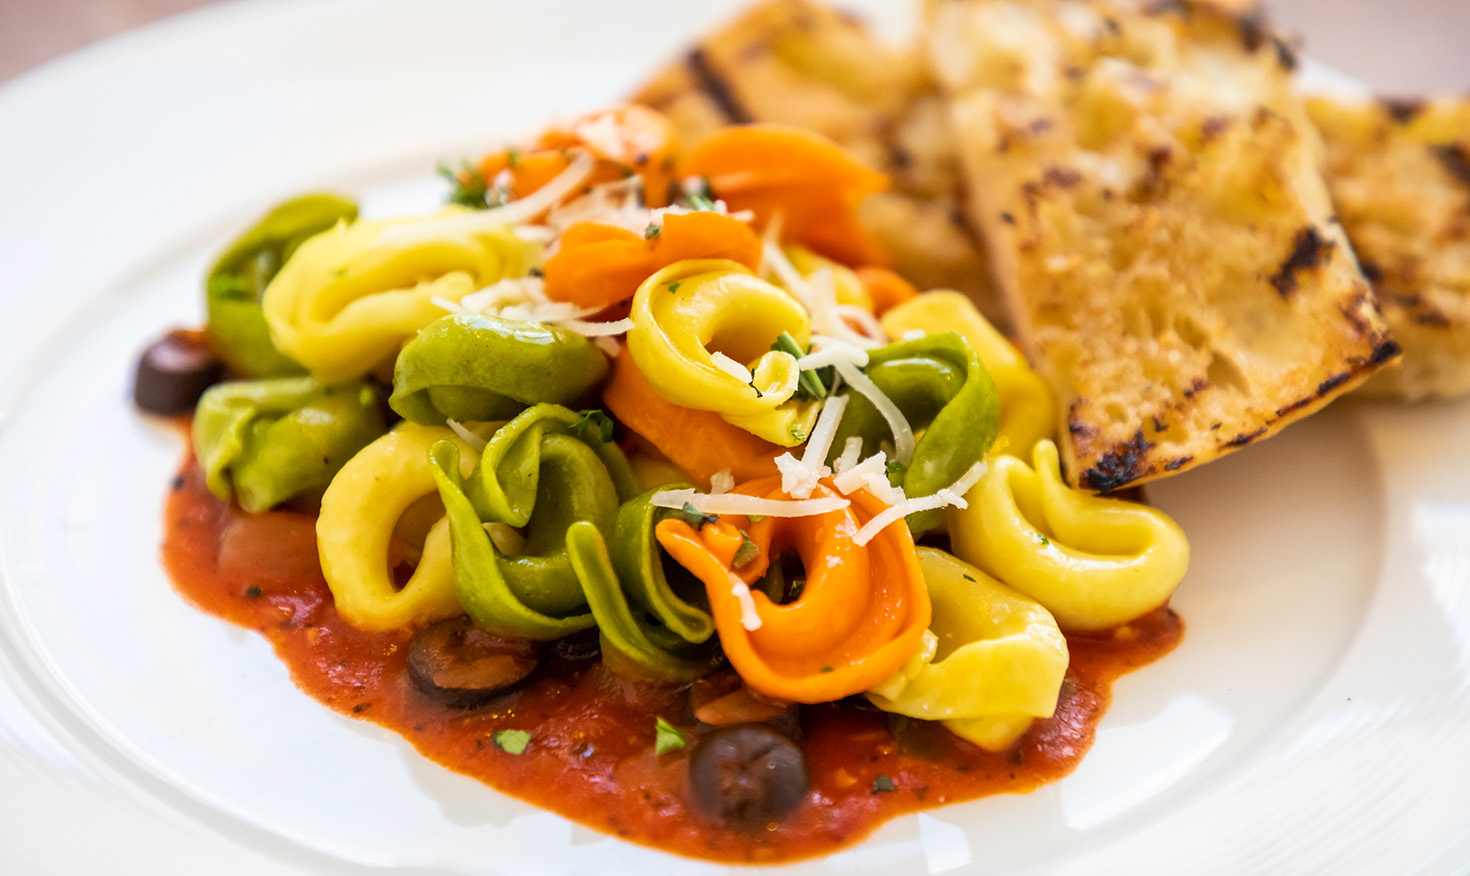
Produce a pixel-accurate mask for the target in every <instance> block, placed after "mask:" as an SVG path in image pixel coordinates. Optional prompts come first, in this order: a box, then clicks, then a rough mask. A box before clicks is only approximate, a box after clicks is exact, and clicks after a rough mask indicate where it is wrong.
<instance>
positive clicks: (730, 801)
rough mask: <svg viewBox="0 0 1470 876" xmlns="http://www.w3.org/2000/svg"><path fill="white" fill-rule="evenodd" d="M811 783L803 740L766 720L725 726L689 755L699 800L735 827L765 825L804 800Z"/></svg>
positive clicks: (708, 811)
mask: <svg viewBox="0 0 1470 876" xmlns="http://www.w3.org/2000/svg"><path fill="white" fill-rule="evenodd" d="M811 786H812V778H811V768H810V767H809V766H808V765H807V760H806V755H805V754H803V753H802V750H801V748H800V746H798V745H797V744H796V743H795V742H792V741H791V739H790V737H788V736H786V735H785V734H783V733H781V732H780V731H779V730H776V729H774V728H772V727H770V726H768V725H766V724H731V725H728V726H725V727H721V728H719V729H718V730H715V731H714V732H713V733H710V734H708V735H707V736H705V737H704V738H702V739H700V740H699V742H698V744H696V745H695V746H694V750H693V751H692V752H690V755H689V791H690V795H691V796H692V797H693V799H694V805H695V806H696V807H697V808H698V809H699V810H700V811H702V812H704V813H705V814H706V815H708V816H710V817H711V818H714V819H715V820H717V821H719V822H721V823H723V824H725V825H728V826H731V827H741V828H759V827H764V826H765V825H767V824H769V823H771V822H772V821H775V820H777V819H779V818H780V817H781V816H783V815H785V814H787V813H788V812H791V811H793V810H794V809H796V808H797V807H798V806H800V805H801V803H802V801H803V800H805V799H806V796H807V793H808V792H809V791H810V790H811Z"/></svg>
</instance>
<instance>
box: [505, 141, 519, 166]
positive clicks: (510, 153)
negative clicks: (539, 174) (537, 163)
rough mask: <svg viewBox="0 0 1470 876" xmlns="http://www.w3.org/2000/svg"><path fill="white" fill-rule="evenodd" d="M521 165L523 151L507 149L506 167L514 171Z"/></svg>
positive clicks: (510, 147)
mask: <svg viewBox="0 0 1470 876" xmlns="http://www.w3.org/2000/svg"><path fill="white" fill-rule="evenodd" d="M520 163H521V150H519V149H517V148H516V147H514V146H507V147H505V166H506V167H508V168H510V169H512V170H514V169H515V166H516V165H517V164H520Z"/></svg>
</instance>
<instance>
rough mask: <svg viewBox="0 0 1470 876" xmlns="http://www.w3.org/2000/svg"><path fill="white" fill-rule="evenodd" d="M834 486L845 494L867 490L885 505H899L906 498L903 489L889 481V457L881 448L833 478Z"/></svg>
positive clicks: (854, 455) (854, 456)
mask: <svg viewBox="0 0 1470 876" xmlns="http://www.w3.org/2000/svg"><path fill="white" fill-rule="evenodd" d="M854 440H857V439H854ZM856 457H857V453H854V454H853V458H854V459H856ZM832 486H834V487H836V488H837V492H839V493H841V494H842V495H844V496H847V495H850V494H852V493H854V492H856V491H858V490H867V491H868V492H870V493H872V494H873V495H874V496H875V497H876V498H877V499H878V500H879V501H880V502H882V503H883V504H885V505H897V504H898V503H900V502H903V501H904V498H905V497H904V494H903V490H900V489H899V488H898V487H895V486H894V485H893V484H891V483H889V482H888V457H887V455H886V454H884V453H883V452H882V451H881V450H880V451H878V452H877V453H875V454H873V455H872V456H870V457H868V458H867V459H865V460H863V461H862V462H860V463H858V464H856V465H853V466H851V467H850V468H848V469H846V470H845V471H843V472H841V473H840V474H838V475H837V476H836V477H834V478H832Z"/></svg>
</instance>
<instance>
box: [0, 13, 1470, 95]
mask: <svg viewBox="0 0 1470 876" xmlns="http://www.w3.org/2000/svg"><path fill="white" fill-rule="evenodd" d="M210 2H212V0H0V82H3V81H5V80H7V79H10V78H12V77H14V76H16V75H17V74H19V73H22V72H24V71H26V70H29V69H31V68H33V67H35V66H37V65H39V64H42V63H44V62H46V61H48V60H51V59H52V58H55V57H57V56H58V55H62V54H64V53H66V52H69V51H72V50H74V49H77V48H80V47H82V46H85V45H87V44H89V43H92V42H95V41H97V40H100V39H103V38H105V37H108V36H111V35H113V34H116V33H121V32H122V31H125V30H128V29H130V28H134V27H137V26H139V25H142V24H146V23H148V22H150V21H154V20H156V19H159V18H163V17H165V16H168V15H172V14H175V13H178V12H183V11H185V10H189V9H194V8H196V7H199V6H205V5H208V3H210ZM234 2H241V0H234ZM630 5H636V4H630ZM915 5H917V0H916V2H915ZM1267 6H1268V7H1269V8H1270V9H1271V10H1272V12H1273V14H1274V15H1275V16H1276V19H1277V21H1278V22H1279V23H1280V24H1281V25H1282V26H1283V28H1284V29H1285V30H1286V31H1287V32H1289V33H1293V34H1299V35H1301V36H1302V37H1303V38H1304V39H1305V44H1306V49H1307V51H1308V52H1310V53H1311V54H1312V55H1313V56H1314V57H1316V58H1317V59H1318V60H1320V61H1323V62H1324V63H1327V64H1329V65H1331V66H1333V67H1336V68H1338V69H1340V70H1342V71H1343V72H1344V73H1349V74H1352V75H1353V76H1355V77H1356V78H1358V79H1360V80H1362V81H1364V82H1366V83H1368V84H1369V85H1370V86H1372V87H1373V88H1374V89H1376V90H1378V91H1381V92H1384V93H1393V94H1409V93H1421V92H1428V91H1456V92H1470V0H1267Z"/></svg>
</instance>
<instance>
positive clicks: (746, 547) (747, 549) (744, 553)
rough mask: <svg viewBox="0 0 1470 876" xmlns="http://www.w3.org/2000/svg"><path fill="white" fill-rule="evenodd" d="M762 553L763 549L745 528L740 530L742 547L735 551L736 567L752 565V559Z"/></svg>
mask: <svg viewBox="0 0 1470 876" xmlns="http://www.w3.org/2000/svg"><path fill="white" fill-rule="evenodd" d="M760 555H761V549H760V548H759V547H757V546H756V544H755V542H753V541H751V540H750V536H749V535H747V534H746V533H745V530H743V529H742V530H740V547H739V548H738V549H736V551H735V568H737V569H738V568H740V567H741V566H748V565H750V563H751V561H753V560H754V559H755V558H756V557H758V556H760Z"/></svg>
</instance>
